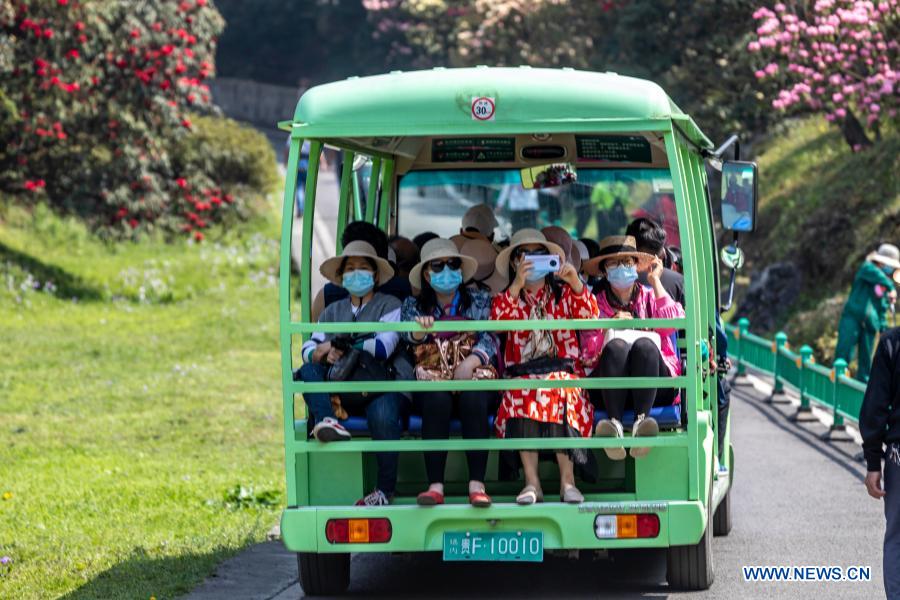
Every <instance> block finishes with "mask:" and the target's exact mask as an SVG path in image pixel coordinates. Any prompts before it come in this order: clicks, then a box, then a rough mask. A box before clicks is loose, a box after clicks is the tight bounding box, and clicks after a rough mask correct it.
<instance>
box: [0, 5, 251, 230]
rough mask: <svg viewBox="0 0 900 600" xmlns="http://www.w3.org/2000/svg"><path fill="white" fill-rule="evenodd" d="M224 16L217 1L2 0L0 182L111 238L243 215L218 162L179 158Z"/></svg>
mask: <svg viewBox="0 0 900 600" xmlns="http://www.w3.org/2000/svg"><path fill="white" fill-rule="evenodd" d="M223 25H224V23H223V20H222V18H221V16H220V15H219V13H218V11H217V10H216V7H215V6H214V4H213V3H212V2H211V1H210V0H183V1H177V0H142V1H140V2H132V1H129V0H93V1H91V0H0V48H3V50H2V55H0V90H2V91H3V93H4V94H5V96H6V98H7V100H8V101H9V106H8V110H9V112H4V113H2V114H5V115H7V117H8V118H7V119H6V121H4V120H2V119H0V188H2V189H5V190H7V191H13V192H23V191H24V192H28V193H29V194H31V195H33V196H34V197H36V198H37V197H40V198H46V201H48V202H49V203H50V205H51V206H53V207H54V208H55V209H57V210H59V211H61V212H67V213H74V214H77V215H79V216H81V217H83V218H84V219H85V220H86V221H87V222H88V223H89V224H90V225H92V226H93V227H94V228H96V229H97V230H99V231H102V232H104V233H105V234H107V235H110V236H113V237H129V236H132V235H135V234H136V233H139V232H140V231H144V230H152V229H161V230H163V231H167V232H175V231H184V232H191V233H192V234H193V235H194V236H195V237H196V238H197V239H202V237H203V234H202V232H201V230H203V229H205V228H207V227H208V226H210V225H211V224H213V223H217V222H222V221H223V220H227V219H229V218H232V217H233V216H235V215H236V214H237V213H238V206H237V205H238V200H237V199H236V198H235V197H233V195H232V194H231V193H229V190H222V189H221V187H222V186H220V185H218V184H217V181H216V179H217V174H216V173H215V172H210V171H204V170H202V169H190V170H186V169H185V170H181V167H182V164H181V163H179V162H178V161H174V160H173V152H174V151H175V150H176V149H177V148H178V147H179V146H180V145H181V144H182V140H184V138H186V137H189V136H190V135H191V134H192V130H193V128H194V125H193V123H192V117H191V115H192V114H193V113H197V112H199V113H202V112H208V111H209V110H210V109H211V108H212V105H211V99H210V94H209V88H208V87H207V84H206V81H207V80H208V79H209V78H210V77H212V76H213V73H214V55H215V49H216V41H217V37H218V35H219V34H220V32H221V31H222V28H223ZM2 100H3V97H2V96H0V102H2ZM0 110H3V109H0Z"/></svg>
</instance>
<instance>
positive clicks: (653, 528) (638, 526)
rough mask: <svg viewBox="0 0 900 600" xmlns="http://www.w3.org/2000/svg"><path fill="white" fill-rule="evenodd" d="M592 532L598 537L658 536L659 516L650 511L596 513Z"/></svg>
mask: <svg viewBox="0 0 900 600" xmlns="http://www.w3.org/2000/svg"><path fill="white" fill-rule="evenodd" d="M594 533H595V534H596V536H597V538H599V539H629V538H655V537H657V536H659V516H657V515H655V514H652V513H648V514H639V515H634V514H628V515H597V518H595V519H594Z"/></svg>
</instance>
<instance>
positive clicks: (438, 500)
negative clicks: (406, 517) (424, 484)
mask: <svg viewBox="0 0 900 600" xmlns="http://www.w3.org/2000/svg"><path fill="white" fill-rule="evenodd" d="M443 503H444V495H443V494H442V493H440V492H435V491H433V490H428V491H425V492H422V493H421V494H419V495H418V496H416V504H418V505H419V506H437V505H438V504H443Z"/></svg>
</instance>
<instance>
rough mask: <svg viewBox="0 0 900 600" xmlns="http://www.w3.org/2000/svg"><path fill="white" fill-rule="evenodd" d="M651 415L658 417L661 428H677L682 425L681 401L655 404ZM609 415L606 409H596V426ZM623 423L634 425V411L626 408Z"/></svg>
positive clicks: (626, 425)
mask: <svg viewBox="0 0 900 600" xmlns="http://www.w3.org/2000/svg"><path fill="white" fill-rule="evenodd" d="M650 416H651V417H653V418H654V419H656V422H657V423H659V428H660V429H675V428H677V427H680V426H681V403H680V402H679V403H678V404H672V405H671V406H654V407H653V408H651V409H650ZM608 418H609V415H608V414H607V413H606V411H605V410H600V409H599V408H595V409H594V426H596V425H597V423H599V422H600V421H601V420H603V419H608ZM622 421H623V423H622V424H623V425H624V426H625V427H626V428H627V427H631V426H632V425H634V411H633V410H626V411H625V412H624V413H623V414H622Z"/></svg>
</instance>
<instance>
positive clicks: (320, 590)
mask: <svg viewBox="0 0 900 600" xmlns="http://www.w3.org/2000/svg"><path fill="white" fill-rule="evenodd" d="M297 567H298V570H299V571H300V585H301V586H302V587H303V593H304V594H305V595H307V596H333V595H336V594H343V593H344V592H346V591H347V588H348V587H350V555H349V554H316V553H313V552H299V553H298V554H297Z"/></svg>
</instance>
